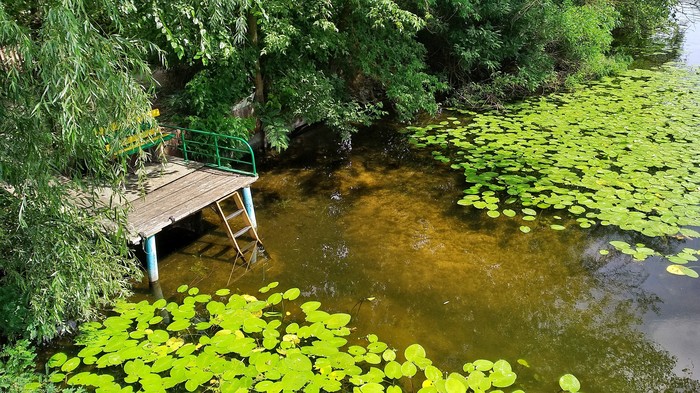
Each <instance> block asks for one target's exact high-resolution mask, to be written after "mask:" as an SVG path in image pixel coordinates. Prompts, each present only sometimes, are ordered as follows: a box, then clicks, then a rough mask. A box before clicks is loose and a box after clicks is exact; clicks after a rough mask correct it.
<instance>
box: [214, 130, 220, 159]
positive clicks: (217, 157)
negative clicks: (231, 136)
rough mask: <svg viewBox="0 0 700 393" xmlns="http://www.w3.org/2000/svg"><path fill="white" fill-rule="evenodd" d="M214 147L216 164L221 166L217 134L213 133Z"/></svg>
mask: <svg viewBox="0 0 700 393" xmlns="http://www.w3.org/2000/svg"><path fill="white" fill-rule="evenodd" d="M214 149H216V153H215V154H216V166H221V155H220V154H219V136H218V135H216V134H214Z"/></svg>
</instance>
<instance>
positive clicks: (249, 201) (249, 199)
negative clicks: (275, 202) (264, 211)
mask: <svg viewBox="0 0 700 393" xmlns="http://www.w3.org/2000/svg"><path fill="white" fill-rule="evenodd" d="M243 205H244V206H245V211H246V213H248V217H250V223H251V224H252V225H253V228H255V229H258V222H257V220H256V219H255V208H254V207H253V195H252V194H251V193H250V187H244V188H243Z"/></svg>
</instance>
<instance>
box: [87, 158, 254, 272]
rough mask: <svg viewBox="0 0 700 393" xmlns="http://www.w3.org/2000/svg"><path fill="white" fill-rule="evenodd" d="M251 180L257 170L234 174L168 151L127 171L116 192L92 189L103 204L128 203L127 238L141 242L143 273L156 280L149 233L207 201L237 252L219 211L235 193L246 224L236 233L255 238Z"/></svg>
mask: <svg viewBox="0 0 700 393" xmlns="http://www.w3.org/2000/svg"><path fill="white" fill-rule="evenodd" d="M256 180H258V176H257V175H254V176H249V175H244V174H238V173H234V172H230V171H226V170H221V169H216V168H212V167H210V166H207V165H205V164H203V163H200V162H196V161H186V160H184V159H182V158H178V157H172V156H169V157H167V162H166V163H148V164H145V166H144V167H143V168H142V170H141V171H140V173H137V174H133V175H130V176H129V177H128V178H127V182H126V184H125V186H124V188H123V189H122V190H120V191H121V192H115V191H114V190H112V189H111V188H102V189H99V190H97V192H98V198H99V200H101V201H102V203H103V204H104V206H113V204H115V203H116V204H117V205H120V206H127V205H128V207H129V209H128V216H127V230H128V231H129V241H130V242H131V243H132V244H140V243H142V242H143V243H144V250H145V251H146V259H147V261H146V263H147V270H148V278H149V282H150V283H152V284H153V283H156V282H157V281H158V275H159V274H158V257H157V253H156V242H155V235H156V234H157V233H159V232H160V231H162V230H163V229H164V228H165V227H167V226H169V225H171V224H174V223H176V222H178V221H180V220H182V219H184V218H186V217H188V216H190V215H193V214H195V213H197V212H199V211H200V210H202V209H204V208H206V207H207V206H212V207H215V208H217V209H218V211H219V213H220V214H221V216H222V220H224V222H226V224H225V225H226V227H227V228H228V232H229V234H230V236H229V237H230V239H231V241H232V243H233V245H234V246H235V248H236V250H238V252H239V254H241V256H242V251H241V248H240V247H239V246H238V243H237V241H236V236H238V235H239V233H238V232H237V233H235V234H234V233H233V232H232V230H231V228H230V227H229V223H228V217H227V216H226V215H224V213H223V211H221V202H222V201H223V200H224V199H228V198H229V197H232V196H233V197H235V198H234V199H237V201H238V202H237V204H238V205H241V206H240V207H239V208H240V209H241V210H240V211H241V212H243V211H245V213H244V214H243V216H244V217H245V222H246V223H247V225H248V227H245V228H244V229H243V230H242V231H240V233H243V232H248V231H249V232H250V233H252V234H253V237H254V239H255V240H256V241H257V242H259V241H260V239H259V238H258V236H257V232H256V231H255V227H256V226H257V225H256V224H255V211H254V208H253V203H252V196H251V193H250V185H251V184H253V183H255V181H256ZM239 191H242V192H243V200H241V197H240V195H238V192H239ZM110 201H111V202H112V203H110ZM237 213H238V212H237ZM256 244H257V243H256Z"/></svg>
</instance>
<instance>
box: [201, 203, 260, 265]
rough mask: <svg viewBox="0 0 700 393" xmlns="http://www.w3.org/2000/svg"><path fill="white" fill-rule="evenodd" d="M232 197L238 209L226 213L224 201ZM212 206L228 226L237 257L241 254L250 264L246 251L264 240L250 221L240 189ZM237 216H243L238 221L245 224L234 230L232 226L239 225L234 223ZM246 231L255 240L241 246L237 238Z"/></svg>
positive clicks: (227, 231)
mask: <svg viewBox="0 0 700 393" xmlns="http://www.w3.org/2000/svg"><path fill="white" fill-rule="evenodd" d="M231 198H233V201H234V202H235V204H236V209H237V210H236V211H234V212H232V213H229V214H226V212H225V211H224V206H223V203H224V201H226V200H228V199H231ZM211 207H212V208H213V209H214V210H215V211H216V213H217V215H218V216H219V218H220V219H221V221H222V222H223V223H224V226H225V227H226V234H227V235H228V238H229V240H231V243H233V246H234V248H235V249H236V253H237V254H236V255H237V257H238V256H240V257H241V258H242V259H243V261H244V262H245V263H246V264H249V263H250V262H251V261H248V260H246V257H245V252H246V251H248V250H250V249H251V248H252V247H256V246H257V245H258V244H262V242H261V241H260V238H259V237H258V232H257V231H256V230H255V227H254V226H253V224H252V223H251V221H250V216H248V212H247V211H246V210H245V207H244V205H243V200H242V199H241V195H240V194H239V192H238V191H236V192H234V193H233V194H231V195H229V196H226V197H224V198H222V199H219V200H218V201H216V202H214V203H212V205H211ZM237 217H240V218H241V220H236V221H237V222H239V225H240V221H243V224H244V225H243V227H242V228H240V229H238V230H237V231H236V232H234V230H233V229H232V228H235V227H237V226H236V225H235V224H233V223H232V221H234V220H235V219H236V218H237ZM246 233H247V234H248V235H249V236H250V237H251V238H252V239H253V240H252V241H251V242H250V243H248V244H246V245H245V246H244V247H241V246H240V245H239V244H238V240H237V239H238V238H239V237H241V236H243V235H244V234H246ZM251 259H253V258H251Z"/></svg>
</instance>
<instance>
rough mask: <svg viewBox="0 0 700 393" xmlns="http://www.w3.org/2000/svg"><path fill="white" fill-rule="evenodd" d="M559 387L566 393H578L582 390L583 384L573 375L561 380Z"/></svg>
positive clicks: (562, 377)
mask: <svg viewBox="0 0 700 393" xmlns="http://www.w3.org/2000/svg"><path fill="white" fill-rule="evenodd" d="M559 387H561V389H562V390H563V391H565V392H570V393H576V392H578V391H579V390H581V383H580V382H579V380H578V378H576V377H575V376H574V375H572V374H565V375H562V376H561V378H559Z"/></svg>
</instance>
